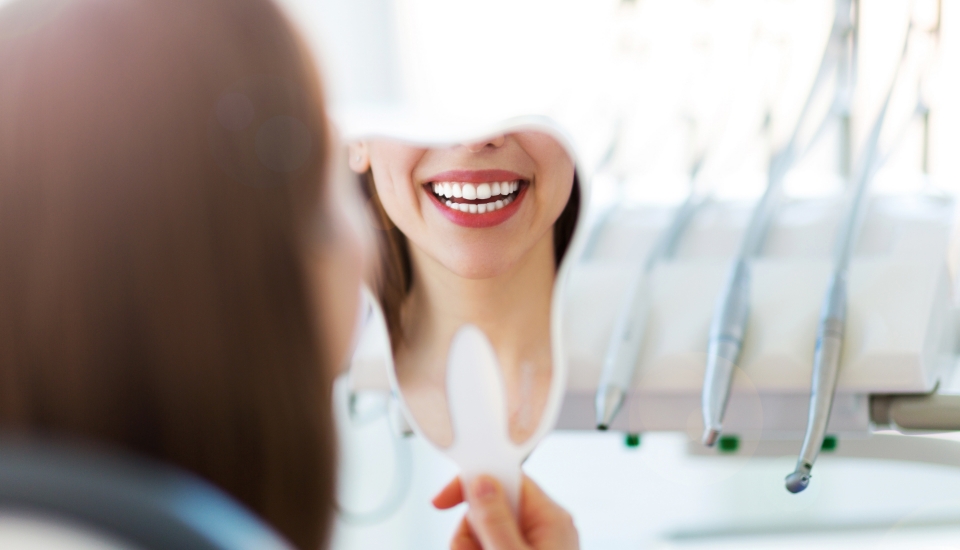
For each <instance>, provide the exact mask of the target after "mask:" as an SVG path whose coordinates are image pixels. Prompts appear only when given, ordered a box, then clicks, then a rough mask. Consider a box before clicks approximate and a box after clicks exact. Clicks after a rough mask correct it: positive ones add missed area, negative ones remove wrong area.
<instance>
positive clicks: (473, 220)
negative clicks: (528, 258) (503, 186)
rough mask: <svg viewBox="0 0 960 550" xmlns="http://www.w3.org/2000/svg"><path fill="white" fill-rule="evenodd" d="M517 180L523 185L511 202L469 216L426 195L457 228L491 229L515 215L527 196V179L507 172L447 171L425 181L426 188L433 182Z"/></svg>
mask: <svg viewBox="0 0 960 550" xmlns="http://www.w3.org/2000/svg"><path fill="white" fill-rule="evenodd" d="M517 180H521V181H523V182H524V183H521V184H520V189H519V191H518V192H517V196H516V198H515V199H514V200H513V202H511V203H510V204H508V205H506V206H504V207H503V208H501V209H499V210H494V211H492V212H484V213H483V214H470V213H467V212H461V211H459V210H454V209H452V208H449V207H448V206H446V205H445V204H443V203H442V202H441V201H440V199H439V198H438V197H437V196H436V195H435V194H433V193H432V192H430V191H427V195H429V196H430V199H431V201H433V204H434V205H435V206H436V207H437V209H439V210H440V213H441V214H443V216H444V217H445V218H447V219H448V220H450V221H451V222H453V223H455V224H457V225H459V226H462V227H471V228H482V227H493V226H495V225H500V224H501V223H503V222H505V221H507V220H508V219H509V218H510V217H511V216H513V215H514V214H516V212H517V209H518V208H519V205H520V201H522V200H523V198H524V197H525V196H526V194H527V188H528V187H529V184H528V183H527V182H528V181H529V180H528V178H526V177H524V176H522V175H520V174H517V173H516V172H511V171H509V170H448V171H446V172H441V173H439V174H435V175H433V176H431V177H430V178H429V179H428V180H427V182H428V186H429V184H432V183H433V182H444V181H449V182H461V183H492V182H495V181H501V182H502V181H517ZM457 200H458V201H462V202H475V201H464V200H463V199H457Z"/></svg>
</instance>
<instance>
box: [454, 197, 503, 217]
mask: <svg viewBox="0 0 960 550" xmlns="http://www.w3.org/2000/svg"><path fill="white" fill-rule="evenodd" d="M511 202H513V196H508V197H506V198H504V199H500V200H497V201H491V202H485V203H483V204H467V203H465V202H453V201H451V200H448V201H446V202H445V203H444V204H446V205H447V208H450V209H452V210H459V211H460V212H466V213H468V214H484V213H487V212H493V211H494V210H500V209H501V208H503V207H504V206H506V205H508V204H510V203H511Z"/></svg>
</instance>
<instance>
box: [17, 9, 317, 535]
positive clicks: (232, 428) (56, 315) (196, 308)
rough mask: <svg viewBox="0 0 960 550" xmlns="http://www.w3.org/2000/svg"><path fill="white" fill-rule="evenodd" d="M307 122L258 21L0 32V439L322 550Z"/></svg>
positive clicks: (64, 21) (129, 22)
mask: <svg viewBox="0 0 960 550" xmlns="http://www.w3.org/2000/svg"><path fill="white" fill-rule="evenodd" d="M322 99H323V98H322V96H321V89H320V83H319V81H318V78H317V75H316V74H315V70H314V68H313V62H312V60H311V57H310V55H309V54H308V52H307V50H306V49H305V48H304V47H303V45H302V42H301V41H300V40H299V39H298V38H297V35H296V34H295V33H294V32H292V28H291V26H290V24H289V23H288V21H287V19H285V17H284V16H283V14H282V13H281V12H280V11H279V10H278V8H277V7H276V6H275V5H274V4H273V3H272V2H270V1H267V0H204V1H198V0H141V1H135V2H131V1H127V0H72V1H64V0H27V1H22V2H17V3H14V4H12V5H9V6H7V7H5V8H4V9H2V10H0V429H2V430H3V431H4V432H6V433H11V432H13V433H26V434H40V435H43V434H46V435H52V436H70V437H81V438H88V439H92V440H96V441H99V442H103V443H106V444H108V445H115V446H118V447H121V448H124V449H128V450H132V451H134V452H139V453H143V454H146V455H150V456H153V457H156V458H159V459H162V460H166V461H168V462H170V463H173V464H175V465H179V466H180V467H183V468H186V469H188V470H191V471H193V472H195V473H197V474H200V475H201V476H204V477H206V478H207V479H209V480H210V481H212V482H213V483H215V484H217V485H219V486H220V487H222V488H223V489H225V490H226V491H228V492H229V493H231V494H232V495H234V496H235V497H236V498H237V499H239V500H240V501H241V502H243V503H245V504H246V505H248V506H249V507H250V508H252V509H253V510H254V511H255V512H257V513H259V514H260V515H261V516H262V517H263V518H265V519H266V520H267V521H269V522H270V523H271V524H272V525H273V526H274V527H276V528H277V529H278V530H279V531H280V532H281V533H283V534H284V535H285V536H286V537H288V538H289V539H290V540H291V541H292V542H293V543H294V544H295V545H296V546H298V547H299V548H302V549H311V550H313V549H316V548H318V547H320V546H321V545H323V544H325V542H326V540H327V535H328V531H329V520H330V514H331V511H332V510H333V490H334V481H335V477H334V476H335V471H334V466H335V464H334V461H335V450H334V443H335V440H334V437H333V425H332V419H331V407H330V376H331V374H332V373H331V372H330V370H329V369H328V365H327V363H329V361H330V360H329V358H328V357H327V356H326V355H325V353H326V351H325V348H324V342H323V341H322V339H321V338H319V336H320V334H321V332H320V329H321V328H322V327H319V326H318V323H319V315H317V312H316V310H315V304H316V303H317V300H316V296H314V293H313V290H312V289H313V284H312V283H311V281H310V273H311V269H310V268H309V266H308V263H309V262H311V261H314V260H312V259H311V258H310V257H309V255H310V253H311V251H314V252H313V253H314V254H316V253H319V252H320V251H322V248H320V249H319V250H318V248H319V247H318V244H320V245H322V239H323V236H324V231H323V228H324V222H323V218H322V216H321V214H322V211H323V210H322V206H323V204H322V201H323V197H324V196H325V193H324V192H323V189H322V183H323V181H324V180H325V178H326V166H327V154H326V151H327V147H328V133H327V125H326V120H325V115H324V112H323V101H322ZM318 239H319V240H318Z"/></svg>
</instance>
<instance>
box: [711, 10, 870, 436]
mask: <svg viewBox="0 0 960 550" xmlns="http://www.w3.org/2000/svg"><path fill="white" fill-rule="evenodd" d="M852 6H853V4H852V2H851V1H850V0H837V3H836V10H835V14H834V20H833V25H832V28H831V31H830V37H829V38H828V42H827V47H826V48H825V50H824V54H823V57H822V58H821V60H820V67H819V68H818V70H817V75H816V78H815V80H814V82H813V86H812V87H811V88H810V92H809V94H808V96H807V98H806V100H805V102H804V105H803V108H802V110H801V111H800V116H799V117H798V119H797V123H796V125H795V126H794V129H793V132H792V135H791V136H790V139H789V141H788V142H787V145H786V146H785V147H784V148H783V149H781V150H780V151H779V152H778V153H777V154H775V155H773V158H772V159H771V162H770V170H769V174H770V175H769V183H768V184H767V189H766V191H764V194H763V196H762V197H761V199H760V201H759V202H758V203H757V206H756V207H755V208H754V211H753V214H752V216H751V219H750V223H749V225H748V226H747V230H746V232H745V233H744V235H743V238H742V241H741V246H740V249H739V251H738V253H737V255H736V257H735V258H734V259H733V260H732V262H731V265H730V270H729V273H728V276H727V280H726V283H725V285H724V287H723V291H722V293H721V295H720V298H719V300H717V304H716V307H715V309H714V315H713V320H712V322H711V324H710V332H709V341H708V345H707V365H706V372H705V374H704V381H703V391H702V395H701V409H702V415H703V439H702V441H703V444H704V445H706V446H708V447H712V446H713V445H714V444H715V443H716V442H717V440H718V439H719V437H720V432H721V430H722V425H723V416H724V413H725V412H726V408H727V401H728V400H729V397H730V389H731V387H732V385H733V375H734V371H735V369H736V367H737V364H738V362H739V359H740V351H741V349H742V346H743V339H744V336H745V334H746V328H747V321H748V319H749V315H750V304H749V302H750V264H749V261H750V259H751V258H752V257H754V256H756V255H757V254H758V253H759V252H760V250H761V249H762V248H763V242H764V240H765V237H766V233H767V228H768V226H769V223H770V219H771V218H772V217H773V212H774V210H775V209H776V206H777V205H778V204H779V202H780V196H781V194H782V187H783V180H784V177H785V176H786V174H787V172H788V170H789V169H790V166H791V165H792V164H793V163H794V161H795V160H796V157H797V153H798V149H799V147H798V141H799V134H800V131H801V129H802V128H803V126H804V123H805V121H806V119H807V117H808V115H809V113H810V110H811V106H812V104H813V102H814V98H815V97H816V95H817V92H818V91H819V90H820V88H821V87H823V86H824V85H825V82H826V80H827V75H828V74H830V72H831V69H833V67H834V65H835V64H836V58H837V57H838V55H837V53H836V52H835V51H834V50H835V49H841V50H846V49H847V48H848V47H849V46H848V44H847V37H848V33H850V32H852V29H853V28H854V26H855V25H854V24H853V22H852V21H851V18H850V13H851V8H852ZM841 91H842V90H841V89H840V87H838V89H837V93H840V92H841ZM831 114H832V113H831V112H828V113H827V116H828V117H829V116H830V115H831Z"/></svg>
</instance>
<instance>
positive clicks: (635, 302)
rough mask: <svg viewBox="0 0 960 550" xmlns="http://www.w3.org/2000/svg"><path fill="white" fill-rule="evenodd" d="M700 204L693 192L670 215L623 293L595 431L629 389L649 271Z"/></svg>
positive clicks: (672, 247)
mask: <svg viewBox="0 0 960 550" xmlns="http://www.w3.org/2000/svg"><path fill="white" fill-rule="evenodd" d="M703 200H704V199H703V197H702V196H701V195H700V194H698V193H696V192H691V193H690V194H689V195H688V196H687V198H686V199H685V200H684V202H683V204H682V205H680V207H679V208H678V209H677V211H676V213H675V214H674V215H673V218H672V219H671V221H670V225H669V226H668V227H667V228H666V229H665V230H664V231H663V233H661V235H660V237H659V239H658V240H657V243H656V245H655V246H654V248H653V250H652V251H651V252H650V254H649V255H648V256H647V259H646V261H645V262H644V265H643V267H642V269H641V272H640V275H639V277H637V278H636V280H635V282H634V284H633V285H631V287H630V289H629V290H628V292H627V296H626V300H625V301H624V305H623V307H622V308H621V309H620V312H619V313H618V315H617V320H616V321H615V323H614V326H613V333H612V334H611V336H610V343H609V344H608V346H607V353H606V355H605V357H604V360H603V370H602V371H601V373H600V383H599V385H598V386H597V394H596V400H595V407H596V414H597V429H599V430H606V429H608V428H609V427H610V424H611V423H612V422H613V419H614V417H616V415H617V413H618V412H619V411H620V407H621V406H622V405H623V401H624V398H625V397H626V395H627V392H628V391H629V389H630V383H631V381H632V380H633V374H634V371H635V370H636V364H637V357H638V356H639V355H640V347H641V345H642V344H643V335H644V329H645V328H646V324H647V317H648V316H649V314H650V285H649V279H650V275H651V273H652V272H653V268H654V267H656V265H657V262H659V261H660V260H662V259H667V258H671V257H673V255H674V253H675V252H676V249H677V243H678V242H679V241H680V237H681V235H683V230H684V229H685V228H686V226H687V223H688V222H689V221H690V219H692V218H693V215H694V213H695V212H696V211H697V208H699V206H700V205H701V204H702V203H703Z"/></svg>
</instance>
